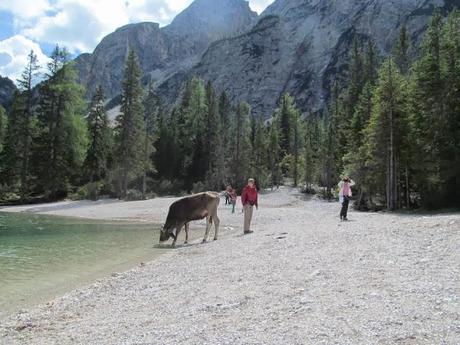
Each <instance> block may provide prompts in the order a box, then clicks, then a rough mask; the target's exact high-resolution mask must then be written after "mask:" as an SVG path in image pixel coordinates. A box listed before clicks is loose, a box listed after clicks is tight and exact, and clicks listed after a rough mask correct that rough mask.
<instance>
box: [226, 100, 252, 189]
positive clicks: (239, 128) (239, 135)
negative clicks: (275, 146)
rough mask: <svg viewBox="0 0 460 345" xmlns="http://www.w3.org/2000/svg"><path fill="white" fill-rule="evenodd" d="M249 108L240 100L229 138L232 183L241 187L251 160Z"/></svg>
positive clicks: (246, 176) (247, 173)
mask: <svg viewBox="0 0 460 345" xmlns="http://www.w3.org/2000/svg"><path fill="white" fill-rule="evenodd" d="M250 114H251V108H250V106H249V104H247V103H245V102H241V103H240V104H238V106H237V108H236V112H235V118H234V119H233V124H232V138H231V151H230V152H231V153H232V160H231V172H230V174H231V176H232V180H233V185H234V186H236V187H237V188H242V187H243V186H244V184H245V181H246V178H248V175H249V172H250V161H251V151H252V148H251V140H250V136H251V128H250V120H249V118H250Z"/></svg>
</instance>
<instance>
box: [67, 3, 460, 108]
mask: <svg viewBox="0 0 460 345" xmlns="http://www.w3.org/2000/svg"><path fill="white" fill-rule="evenodd" d="M454 7H458V8H460V0H392V1H388V0H341V1H336V0H277V1H275V2H274V3H273V4H272V5H270V6H269V7H268V8H267V9H266V10H265V11H264V12H263V13H262V14H261V15H260V17H258V16H257V14H256V13H254V12H252V11H251V10H250V8H249V5H248V3H247V2H246V1H244V0H195V1H194V2H193V3H192V4H191V5H190V6H189V7H188V8H187V9H185V10H184V11H183V12H182V13H180V14H179V15H178V16H177V17H176V18H175V19H174V20H173V22H172V23H171V24H170V25H168V26H166V27H164V28H160V27H159V25H158V24H155V23H139V24H131V25H127V26H124V27H122V28H120V29H118V30H116V31H115V32H114V33H112V34H110V35H108V36H107V37H105V38H104V39H103V40H102V42H101V43H100V44H99V45H98V46H97V48H96V49H95V51H94V52H93V53H92V54H83V55H81V56H79V57H78V58H77V64H76V66H77V68H78V70H79V74H80V79H81V82H82V84H83V85H84V86H86V88H87V93H88V94H87V96H88V97H90V96H91V94H92V93H93V91H94V89H95V87H96V85H98V84H101V85H102V86H103V87H104V89H105V91H106V93H107V96H108V97H109V98H112V97H115V96H117V95H119V94H120V90H121V80H122V77H123V69H124V68H123V67H124V60H125V57H126V54H127V52H128V47H132V48H133V49H135V50H136V51H137V53H138V55H139V59H140V63H141V67H142V69H143V71H144V74H145V78H144V82H145V83H147V82H148V81H149V80H152V79H153V80H156V82H157V84H158V85H159V88H160V92H161V94H162V96H163V97H164V98H165V100H166V103H167V104H170V105H171V104H172V103H174V102H175V100H176V99H177V97H178V96H179V94H180V90H181V86H182V84H183V82H184V81H185V80H187V79H188V78H190V77H192V76H199V77H202V78H203V79H205V80H211V81H212V82H213V83H214V86H215V87H216V88H217V90H218V91H224V90H225V91H226V92H227V93H228V94H229V96H230V98H231V100H232V101H243V100H244V101H247V102H249V103H250V105H251V106H252V108H253V112H254V113H256V114H263V115H264V116H265V117H269V116H270V115H271V114H272V112H273V110H274V109H275V108H276V106H277V104H278V101H279V99H280V97H281V95H282V94H283V93H285V92H289V93H290V94H291V95H293V96H294V97H295V99H296V101H297V104H298V106H299V107H300V108H301V110H302V111H303V112H304V113H308V112H314V111H317V110H319V109H321V108H323V107H324V105H325V103H326V101H327V100H328V98H329V90H330V86H331V81H332V80H335V79H336V78H338V79H339V80H342V79H343V78H344V76H345V75H346V73H347V60H348V51H349V50H350V47H351V44H352V42H353V40H354V38H355V37H356V38H358V39H360V40H362V41H365V40H367V38H369V37H372V38H373V39H374V41H375V42H376V44H377V48H378V50H379V53H380V55H381V56H387V55H388V54H389V53H390V52H391V50H392V48H393V44H394V42H395V39H396V38H397V35H398V33H399V30H400V28H401V26H402V25H403V24H405V25H406V26H407V28H408V30H409V32H410V36H411V39H412V41H413V44H418V42H419V41H420V39H421V37H422V34H423V33H424V31H425V29H426V27H427V24H428V21H429V18H430V16H431V15H432V14H433V12H434V11H435V10H436V9H438V8H439V9H440V10H441V12H442V13H443V14H447V13H448V12H450V11H451V10H452V9H453V8H454ZM116 100H117V98H116V99H115V101H112V102H111V104H112V105H116V103H117V102H116Z"/></svg>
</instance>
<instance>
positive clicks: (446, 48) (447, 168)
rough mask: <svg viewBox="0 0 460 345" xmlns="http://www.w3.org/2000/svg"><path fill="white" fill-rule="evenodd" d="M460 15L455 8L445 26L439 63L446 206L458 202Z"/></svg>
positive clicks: (442, 176)
mask: <svg viewBox="0 0 460 345" xmlns="http://www.w3.org/2000/svg"><path fill="white" fill-rule="evenodd" d="M459 33H460V12H459V11H458V10H457V9H455V10H454V11H452V12H451V14H450V15H449V17H448V19H447V22H446V24H445V25H444V29H443V33H442V38H441V64H442V75H443V80H444V92H443V94H444V97H443V100H444V102H445V104H444V107H445V118H444V119H443V123H442V127H441V129H440V130H441V133H440V135H441V137H440V138H439V140H440V152H439V159H440V170H441V172H440V175H441V180H442V183H443V186H442V194H443V195H442V197H443V201H444V202H443V204H445V205H457V206H458V205H459V203H460V202H459V200H460V35H459Z"/></svg>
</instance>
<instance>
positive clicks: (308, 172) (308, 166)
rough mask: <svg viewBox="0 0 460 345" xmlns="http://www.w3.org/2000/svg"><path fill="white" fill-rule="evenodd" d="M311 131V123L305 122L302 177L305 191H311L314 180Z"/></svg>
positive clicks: (314, 165)
mask: <svg viewBox="0 0 460 345" xmlns="http://www.w3.org/2000/svg"><path fill="white" fill-rule="evenodd" d="M313 140H314V139H313V131H312V129H311V125H310V124H308V123H307V126H306V130H305V141H304V142H305V145H304V163H305V166H304V177H303V180H304V182H305V187H306V191H307V192H308V191H311V190H312V187H313V182H314V175H315V170H316V164H315V163H316V162H315V159H314V154H313V150H314V143H313Z"/></svg>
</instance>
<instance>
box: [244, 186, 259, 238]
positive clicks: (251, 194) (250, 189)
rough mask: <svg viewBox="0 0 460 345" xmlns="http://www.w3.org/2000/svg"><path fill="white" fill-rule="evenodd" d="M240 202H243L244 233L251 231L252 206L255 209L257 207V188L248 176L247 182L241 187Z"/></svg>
mask: <svg viewBox="0 0 460 345" xmlns="http://www.w3.org/2000/svg"><path fill="white" fill-rule="evenodd" d="M241 203H242V204H243V212H244V233H245V234H250V233H252V232H253V231H252V230H251V220H252V211H253V208H254V206H255V207H256V210H257V209H259V204H258V202H257V188H256V186H255V184H254V179H252V178H250V179H249V180H248V184H247V185H246V187H244V188H243V192H242V193H241Z"/></svg>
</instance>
